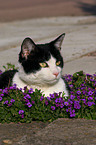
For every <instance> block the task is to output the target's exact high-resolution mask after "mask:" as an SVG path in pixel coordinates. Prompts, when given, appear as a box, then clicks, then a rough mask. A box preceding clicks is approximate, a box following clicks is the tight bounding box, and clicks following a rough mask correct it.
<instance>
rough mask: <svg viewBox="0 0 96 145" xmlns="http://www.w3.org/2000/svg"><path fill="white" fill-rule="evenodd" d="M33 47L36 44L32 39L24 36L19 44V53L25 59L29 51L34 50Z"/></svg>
mask: <svg viewBox="0 0 96 145" xmlns="http://www.w3.org/2000/svg"><path fill="white" fill-rule="evenodd" d="M35 47H36V45H35V43H34V42H33V41H32V39H31V38H29V37H27V38H25V39H24V40H23V42H22V45H21V55H22V57H23V58H25V59H27V58H28V55H29V54H30V52H31V51H34V50H35Z"/></svg>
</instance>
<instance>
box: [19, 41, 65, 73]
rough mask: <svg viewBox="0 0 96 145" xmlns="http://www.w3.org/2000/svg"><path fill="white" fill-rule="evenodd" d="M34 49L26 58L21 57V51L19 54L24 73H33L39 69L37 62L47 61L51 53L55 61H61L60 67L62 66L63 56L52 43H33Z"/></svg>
mask: <svg viewBox="0 0 96 145" xmlns="http://www.w3.org/2000/svg"><path fill="white" fill-rule="evenodd" d="M35 50H36V51H35ZM35 50H34V51H31V52H30V54H29V56H28V58H27V60H26V59H24V58H22V52H20V54H19V62H20V63H21V64H22V66H23V68H24V71H25V72H26V73H35V72H36V71H38V70H40V69H41V66H40V65H39V63H42V62H45V61H48V60H49V59H50V58H51V55H52V56H53V57H54V58H55V59H56V61H60V62H61V64H60V67H61V68H63V58H62V56H61V54H60V51H59V50H58V49H56V48H55V46H54V45H53V43H47V44H40V45H39V44H38V45H35Z"/></svg>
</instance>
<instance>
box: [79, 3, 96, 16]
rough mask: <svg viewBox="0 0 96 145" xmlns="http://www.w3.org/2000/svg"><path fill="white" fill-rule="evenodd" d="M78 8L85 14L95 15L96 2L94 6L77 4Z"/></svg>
mask: <svg viewBox="0 0 96 145" xmlns="http://www.w3.org/2000/svg"><path fill="white" fill-rule="evenodd" d="M78 5H79V6H78V7H79V8H81V9H82V10H83V11H84V12H86V14H91V15H96V1H95V0H94V4H88V3H84V2H78Z"/></svg>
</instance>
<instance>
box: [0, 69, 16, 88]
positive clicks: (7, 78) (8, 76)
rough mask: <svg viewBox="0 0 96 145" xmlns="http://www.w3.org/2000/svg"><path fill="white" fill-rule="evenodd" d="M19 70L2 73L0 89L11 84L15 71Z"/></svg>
mask: <svg viewBox="0 0 96 145" xmlns="http://www.w3.org/2000/svg"><path fill="white" fill-rule="evenodd" d="M16 72H18V71H17V70H9V71H6V72H4V73H2V74H1V75H0V89H4V88H6V87H9V86H11V84H12V79H13V77H14V75H15V73H16Z"/></svg>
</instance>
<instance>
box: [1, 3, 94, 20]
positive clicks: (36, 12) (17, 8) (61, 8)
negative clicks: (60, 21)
mask: <svg viewBox="0 0 96 145" xmlns="http://www.w3.org/2000/svg"><path fill="white" fill-rule="evenodd" d="M80 15H84V16H86V15H96V0H16V1H14V0H0V22H2V21H3V22H5V21H14V20H24V19H31V18H41V17H54V16H80Z"/></svg>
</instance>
